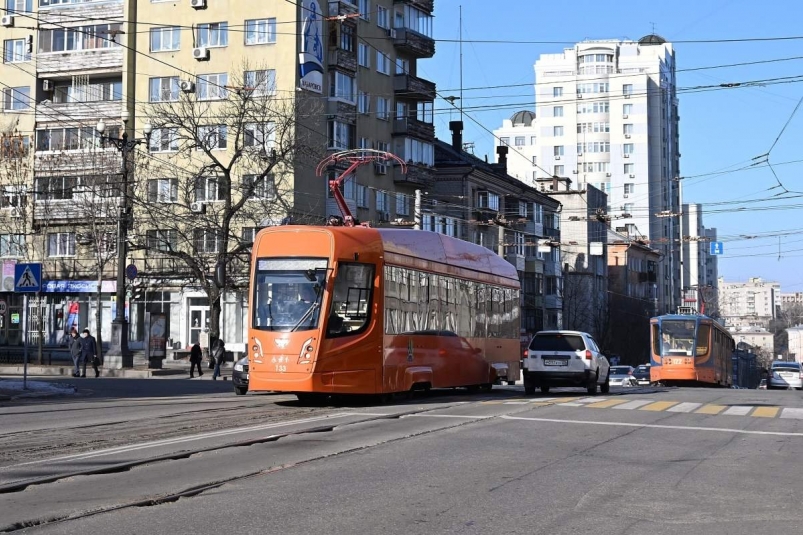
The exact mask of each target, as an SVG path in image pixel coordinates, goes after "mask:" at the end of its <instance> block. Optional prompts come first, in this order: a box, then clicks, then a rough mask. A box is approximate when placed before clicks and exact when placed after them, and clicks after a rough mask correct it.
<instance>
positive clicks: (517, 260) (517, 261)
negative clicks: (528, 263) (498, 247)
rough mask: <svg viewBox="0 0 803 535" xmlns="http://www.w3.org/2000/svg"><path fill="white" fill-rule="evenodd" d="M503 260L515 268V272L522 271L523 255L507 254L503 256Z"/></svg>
mask: <svg viewBox="0 0 803 535" xmlns="http://www.w3.org/2000/svg"><path fill="white" fill-rule="evenodd" d="M505 260H507V261H508V262H509V263H510V264H511V265H512V266H513V267H515V268H516V271H524V255H520V254H516V253H508V254H506V255H505Z"/></svg>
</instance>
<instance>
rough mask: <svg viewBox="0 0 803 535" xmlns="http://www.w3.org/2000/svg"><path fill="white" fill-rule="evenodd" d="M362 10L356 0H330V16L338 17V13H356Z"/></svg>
mask: <svg viewBox="0 0 803 535" xmlns="http://www.w3.org/2000/svg"><path fill="white" fill-rule="evenodd" d="M359 12H360V8H359V7H358V6H357V2H356V0H355V1H354V2H349V1H348V0H339V1H338V0H330V1H329V16H330V17H336V16H338V15H355V14H357V13H359Z"/></svg>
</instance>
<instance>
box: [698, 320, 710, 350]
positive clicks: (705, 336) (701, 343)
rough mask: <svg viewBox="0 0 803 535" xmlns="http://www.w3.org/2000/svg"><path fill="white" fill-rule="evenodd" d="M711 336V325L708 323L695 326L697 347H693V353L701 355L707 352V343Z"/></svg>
mask: <svg viewBox="0 0 803 535" xmlns="http://www.w3.org/2000/svg"><path fill="white" fill-rule="evenodd" d="M710 338H711V326H710V325H700V326H699V327H697V348H696V349H695V355H696V356H698V357H701V356H703V355H706V354H708V345H709V342H710V340H709V339H710Z"/></svg>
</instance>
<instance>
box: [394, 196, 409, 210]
mask: <svg viewBox="0 0 803 535" xmlns="http://www.w3.org/2000/svg"><path fill="white" fill-rule="evenodd" d="M396 215H410V197H408V196H407V195H402V194H400V193H398V194H396Z"/></svg>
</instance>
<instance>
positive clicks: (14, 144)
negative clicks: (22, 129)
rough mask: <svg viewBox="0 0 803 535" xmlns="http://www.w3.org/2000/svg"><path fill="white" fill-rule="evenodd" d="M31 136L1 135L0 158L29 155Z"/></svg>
mask: <svg viewBox="0 0 803 535" xmlns="http://www.w3.org/2000/svg"><path fill="white" fill-rule="evenodd" d="M30 150H31V136H19V135H0V159H5V160H13V159H17V158H23V157H25V156H28V154H29V153H30Z"/></svg>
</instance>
